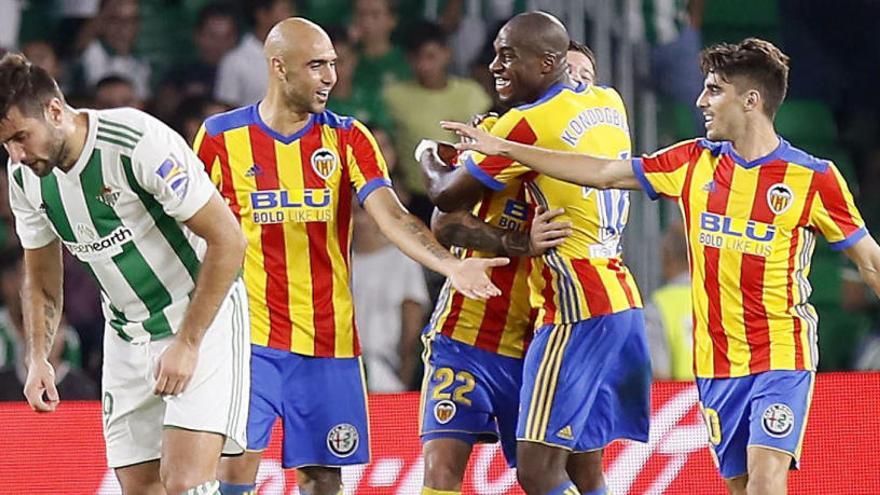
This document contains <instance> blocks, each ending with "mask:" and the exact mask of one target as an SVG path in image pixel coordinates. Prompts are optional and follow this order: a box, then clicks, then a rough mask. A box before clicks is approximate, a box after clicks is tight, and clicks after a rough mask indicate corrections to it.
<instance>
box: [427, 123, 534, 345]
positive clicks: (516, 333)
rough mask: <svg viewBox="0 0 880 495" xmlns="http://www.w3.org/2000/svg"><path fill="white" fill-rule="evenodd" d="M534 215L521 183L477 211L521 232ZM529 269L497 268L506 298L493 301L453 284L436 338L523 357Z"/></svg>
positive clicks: (528, 328) (529, 325)
mask: <svg viewBox="0 0 880 495" xmlns="http://www.w3.org/2000/svg"><path fill="white" fill-rule="evenodd" d="M497 122H498V118H497V117H494V116H490V117H486V118H484V119H483V120H482V121H481V122H480V124H479V125H478V127H479V128H481V129H483V130H485V131H487V132H488V131H491V129H492V127H494V125H495V124H496V123H497ZM454 166H460V163H458V162H456V163H455V164H454ZM533 212H534V208H532V207H531V206H530V205H529V204H528V203H527V202H526V193H525V188H524V187H523V184H522V181H519V180H515V181H511V182H510V183H509V184H507V187H505V188H504V189H503V190H501V191H497V192H495V191H486V192H484V193H483V197H482V198H481V200H480V202H479V203H478V204H477V205H476V206H474V209H473V210H472V213H473V214H474V216H476V217H477V218H479V219H481V220H483V221H485V222H488V223H489V224H491V225H494V226H496V227H500V228H503V229H510V230H517V231H520V232H524V231H527V230H528V228H529V225H530V224H531V221H532V216H533ZM452 252H453V254H455V255H456V256H458V257H459V258H462V259H463V258H465V257H488V258H491V257H494V256H497V254H496V253H485V252H481V251H475V250H471V249H464V248H459V247H453V248H452ZM529 268H530V263H529V259H528V258H516V257H513V258H511V259H510V263H509V264H508V265H505V266H499V267H495V268H492V269H491V272H490V273H489V278H490V279H491V280H492V283H493V284H495V286H496V287H498V288H499V289H501V295H500V296H497V297H493V298H491V299H489V300H487V301H479V300H475V299H468V298H466V297H464V296H463V295H462V294H461V293H460V292H458V291H457V290H456V289H455V288H454V287H452V283H451V282H450V281H449V280H447V281H446V283H445V284H444V285H443V288H442V289H441V290H440V296H439V297H438V298H437V305H436V307H435V308H434V313H433V314H432V315H431V321H430V324H429V326H430V330H431V335H433V334H435V333H441V334H443V335H446V336H447V337H449V338H451V339H453V340H456V341H458V342H462V343H465V344H468V345H472V346H474V347H477V348H480V349H483V350H486V351H489V352H494V353H497V354H501V355H503V356H509V357H514V358H521V357H523V356H524V355H525V351H526V347H527V346H528V343H529V341H531V339H532V330H533V327H534V316H535V314H534V312H533V311H531V309H530V308H529V284H528V270H529Z"/></svg>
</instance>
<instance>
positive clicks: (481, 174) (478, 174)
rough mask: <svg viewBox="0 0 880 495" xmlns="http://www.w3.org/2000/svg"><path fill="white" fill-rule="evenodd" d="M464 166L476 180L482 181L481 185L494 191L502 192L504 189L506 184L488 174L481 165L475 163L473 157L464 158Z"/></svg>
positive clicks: (468, 155) (466, 156)
mask: <svg viewBox="0 0 880 495" xmlns="http://www.w3.org/2000/svg"><path fill="white" fill-rule="evenodd" d="M464 166H465V168H466V169H467V171H468V172H470V174H471V175H473V176H474V178H475V179H477V180H478V181H480V183H481V184H483V185H484V186H486V187H488V188H489V189H491V190H493V191H501V190H502V189H504V183H502V182H500V181H497V180H495V178H494V177H492V176H491V175H489V174H487V173H486V172H485V171H484V170H483V169H482V168H480V166H479V165H477V164H476V162H474V159H473V157H472V156H471V155H470V153H469V154H467V155H465V157H464Z"/></svg>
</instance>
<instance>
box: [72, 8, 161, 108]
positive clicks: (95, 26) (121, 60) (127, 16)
mask: <svg viewBox="0 0 880 495" xmlns="http://www.w3.org/2000/svg"><path fill="white" fill-rule="evenodd" d="M139 29H140V7H139V4H138V2H137V0H102V2H101V8H100V10H99V11H98V15H97V16H95V18H94V19H92V20H91V21H89V23H88V24H87V25H86V26H85V27H83V29H82V31H80V37H79V40H78V42H77V44H78V45H79V46H80V47H82V49H83V51H82V55H80V60H79V68H78V69H79V71H80V72H79V79H80V81H81V84H83V85H84V88H81V89H88V88H92V87H94V86H95V84H97V83H98V81H100V80H101V79H104V78H105V77H107V76H109V75H120V76H124V77H127V78H128V79H129V80H130V81H131V82H132V84H134V89H135V94H137V97H138V99H140V100H146V99H147V98H148V97H149V96H150V86H149V84H150V65H149V63H148V62H147V61H146V60H143V59H141V58H140V57H138V56H137V55H135V53H134V50H135V44H136V42H137V36H138V30H139Z"/></svg>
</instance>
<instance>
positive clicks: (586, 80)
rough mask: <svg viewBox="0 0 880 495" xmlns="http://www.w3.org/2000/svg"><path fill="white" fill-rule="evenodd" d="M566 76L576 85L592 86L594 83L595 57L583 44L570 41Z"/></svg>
mask: <svg viewBox="0 0 880 495" xmlns="http://www.w3.org/2000/svg"><path fill="white" fill-rule="evenodd" d="M565 59H566V60H567V61H568V74H569V75H570V76H571V78H572V79H573V80H574V82H576V83H583V84H593V83H595V82H596V55H594V54H593V50H590V47H588V46H587V45H585V44H583V43H579V42H577V41H575V40H571V41H570V42H569V44H568V52H567V53H566V54H565Z"/></svg>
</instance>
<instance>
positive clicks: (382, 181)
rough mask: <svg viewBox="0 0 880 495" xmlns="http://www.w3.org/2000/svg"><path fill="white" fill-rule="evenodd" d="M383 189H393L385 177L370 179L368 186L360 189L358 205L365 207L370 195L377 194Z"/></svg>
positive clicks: (365, 185)
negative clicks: (376, 192) (377, 190)
mask: <svg viewBox="0 0 880 495" xmlns="http://www.w3.org/2000/svg"><path fill="white" fill-rule="evenodd" d="M382 187H391V181H390V180H388V179H386V178H384V177H378V178H375V179H370V180H369V181H367V183H366V184H364V187H362V188H360V190H359V191H358V192H357V199H358V203H360V204H361V205H363V204H364V201H366V200H367V198H368V197H369V196H370V194H372V193H373V192H375V191H376V189H379V188H382Z"/></svg>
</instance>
